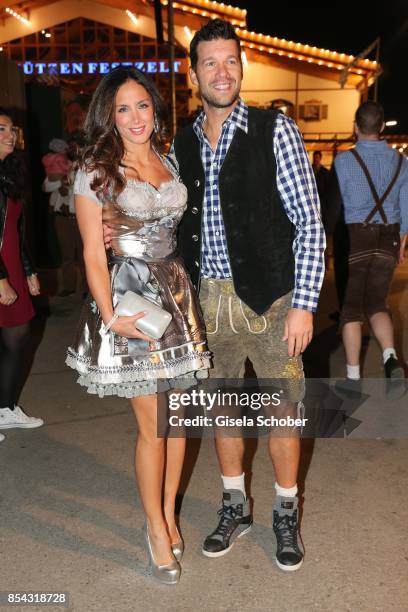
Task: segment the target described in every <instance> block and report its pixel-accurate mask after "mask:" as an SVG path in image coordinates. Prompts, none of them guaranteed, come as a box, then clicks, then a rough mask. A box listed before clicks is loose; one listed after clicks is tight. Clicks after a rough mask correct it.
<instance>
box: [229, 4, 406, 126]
mask: <svg viewBox="0 0 408 612" xmlns="http://www.w3.org/2000/svg"><path fill="white" fill-rule="evenodd" d="M227 3H228V4H231V5H232V6H238V7H240V8H242V9H247V11H248V13H247V24H248V29H249V30H254V31H255V32H258V33H260V34H271V35H272V36H277V37H278V38H285V39H286V40H293V41H294V42H300V43H307V44H309V45H312V46H316V47H322V48H324V49H330V50H332V51H338V52H339V53H347V54H352V55H357V54H358V53H360V52H361V51H363V50H364V49H365V48H366V47H368V46H369V45H370V44H371V43H372V42H373V41H374V40H375V38H377V36H380V37H381V43H380V62H381V65H382V67H383V74H382V75H381V76H380V78H379V82H378V98H379V102H381V104H383V106H384V109H385V114H386V118H387V119H396V120H397V121H398V125H397V126H396V128H387V129H388V133H394V134H408V95H407V93H406V92H407V91H408V83H407V80H408V74H407V72H408V71H407V67H408V0H388V1H387V0H373V1H372V2H362V1H361V0H360V2H359V1H358V0H354V2H351V1H349V0H342V1H341V2H340V1H337V0H331V1H329V2H327V1H326V2H310V0H309V1H304V2H293V1H292V2H288V1H286V2H282V1H280V2H279V1H278V2H273V1H272V0H265V1H264V0H248V1H244V0H228V1H227ZM266 6H267V7H268V9H267V10H268V13H269V14H270V15H271V17H268V18H266ZM374 53H375V52H374ZM369 58H370V59H375V55H373V54H371V55H370V56H369ZM371 97H372V95H371Z"/></svg>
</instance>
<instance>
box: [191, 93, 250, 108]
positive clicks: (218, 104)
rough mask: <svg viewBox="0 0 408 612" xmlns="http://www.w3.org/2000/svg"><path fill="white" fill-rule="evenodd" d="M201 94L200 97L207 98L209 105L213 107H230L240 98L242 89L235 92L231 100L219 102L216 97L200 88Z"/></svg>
mask: <svg viewBox="0 0 408 612" xmlns="http://www.w3.org/2000/svg"><path fill="white" fill-rule="evenodd" d="M199 94H200V97H201V98H202V99H203V100H205V102H207V104H208V106H212V107H213V108H228V107H229V106H232V105H233V104H234V102H236V101H237V100H238V98H239V95H240V89H238V90H237V91H236V92H234V94H233V95H232V96H231V98H230V100H228V101H227V102H218V101H217V100H216V99H215V98H212V97H211V96H209V95H207V94H204V93H203V92H202V91H201V89H199Z"/></svg>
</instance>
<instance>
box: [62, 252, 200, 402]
mask: <svg viewBox="0 0 408 612" xmlns="http://www.w3.org/2000/svg"><path fill="white" fill-rule="evenodd" d="M109 268H110V277H111V288H112V303H113V306H114V307H115V306H116V304H117V303H118V301H119V300H120V298H121V297H122V296H123V295H124V293H125V292H126V291H128V290H130V291H134V292H135V293H138V294H140V295H143V296H144V297H147V298H149V299H152V300H154V301H155V302H156V303H158V304H160V305H161V306H162V307H163V308H164V309H165V310H167V311H168V312H170V313H171V314H172V316H173V319H172V321H171V323H170V325H169V327H168V328H167V330H166V332H165V333H164V336H163V337H162V338H161V339H160V340H156V341H154V342H150V343H149V342H147V341H145V340H141V339H138V338H124V337H121V336H117V335H116V334H114V333H113V332H108V333H107V334H105V333H104V332H103V321H102V318H101V316H100V313H99V310H98V308H97V306H96V303H95V301H94V300H93V298H92V297H89V298H88V299H87V301H86V302H85V304H84V308H83V310H82V313H81V318H80V321H79V325H78V330H77V334H76V338H75V341H74V343H73V345H72V346H70V347H69V348H68V351H67V359H66V363H67V365H69V366H70V367H71V368H73V369H75V370H77V372H78V373H79V378H78V382H79V384H81V385H82V386H85V387H87V391H88V393H95V394H98V395H99V396H100V397H104V396H106V395H118V396H119V397H127V398H131V397H136V396H138V395H146V394H150V393H156V392H158V391H164V390H166V389H171V388H183V387H186V386H191V385H193V384H194V379H196V378H206V377H207V369H208V368H209V367H210V353H209V352H208V351H207V347H206V343H205V328H204V322H203V318H202V315H201V312H200V309H199V305H198V300H197V297H196V295H195V292H194V288H193V286H192V284H191V281H190V279H189V277H188V275H187V272H186V270H185V268H184V266H183V264H182V262H181V260H180V259H179V258H178V257H176V256H174V255H170V256H168V257H166V258H163V259H157V260H148V261H145V260H143V259H139V258H136V257H119V256H111V258H110V265H109Z"/></svg>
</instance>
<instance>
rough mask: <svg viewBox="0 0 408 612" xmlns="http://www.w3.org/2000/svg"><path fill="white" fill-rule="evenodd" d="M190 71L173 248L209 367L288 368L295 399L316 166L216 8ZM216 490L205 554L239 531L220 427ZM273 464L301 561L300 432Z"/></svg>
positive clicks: (284, 526)
mask: <svg viewBox="0 0 408 612" xmlns="http://www.w3.org/2000/svg"><path fill="white" fill-rule="evenodd" d="M190 59H191V69H190V76H191V79H192V82H193V83H194V84H195V85H197V86H198V88H199V93H200V95H201V98H202V102H203V112H202V113H201V115H200V116H199V117H198V118H197V119H196V121H195V122H194V124H193V125H192V126H188V127H187V128H184V129H183V130H182V131H181V132H179V133H178V134H177V135H176V137H175V140H174V144H173V149H172V151H173V153H174V154H175V157H176V160H177V163H178V166H179V171H180V175H181V178H182V180H183V182H184V183H185V185H186V186H187V189H188V195H189V201H188V209H187V211H186V213H185V215H184V217H183V220H182V222H181V225H180V233H179V248H180V252H181V255H182V256H183V258H184V260H185V263H186V265H187V268H188V270H189V273H190V275H191V277H192V280H193V282H194V283H195V285H196V286H197V288H199V295H200V302H201V305H202V308H203V312H204V317H205V321H206V326H207V333H208V342H209V349H210V350H211V351H212V352H213V357H214V369H213V370H211V376H214V377H215V378H224V379H225V378H238V377H240V376H242V373H243V369H244V363H245V359H246V358H247V357H249V358H250V359H251V361H252V363H253V366H254V368H255V371H256V374H257V376H258V377H259V378H265V379H272V378H275V379H276V378H285V379H290V384H289V386H290V385H292V394H291V400H292V401H293V402H298V401H300V400H301V399H302V393H303V368H302V361H301V357H300V355H301V353H302V352H303V351H304V350H305V349H306V347H307V345H308V344H309V342H310V340H311V338H312V332H313V312H314V311H315V309H316V306H317V301H318V296H319V292H320V287H321V283H322V280H323V275H324V248H325V238H324V231H323V226H322V224H321V220H320V216H319V203H318V195H317V190H316V184H315V180H314V177H313V172H312V170H311V167H310V163H309V161H308V157H307V154H306V152H305V149H304V145H303V141H302V137H301V135H300V133H299V131H298V128H297V127H296V125H295V123H294V122H293V121H292V120H291V119H289V118H288V117H286V116H285V115H283V114H281V113H278V112H277V111H263V110H259V109H255V108H248V107H247V106H246V105H245V103H244V102H243V101H242V100H241V99H240V97H239V95H240V87H241V80H242V76H243V71H242V62H241V52H240V41H239V38H238V36H237V34H236V33H235V31H234V28H233V27H232V26H231V24H230V23H228V22H225V21H222V20H219V19H216V20H214V21H210V22H209V23H208V24H207V25H205V26H204V27H203V28H201V30H199V31H198V32H197V33H196V34H195V36H194V38H193V40H192V42H191V46H190ZM216 451H217V456H218V460H219V464H220V468H221V478H222V483H223V489H224V491H223V501H222V508H221V510H220V512H219V514H220V520H219V524H218V526H217V528H216V529H215V530H214V531H213V532H212V533H211V534H210V535H209V536H208V537H207V538H206V540H205V542H204V546H203V553H204V554H205V555H207V556H209V557H218V556H221V555H224V554H225V553H227V552H228V551H229V550H230V549H231V546H232V544H233V542H234V540H235V539H236V538H237V537H239V536H240V535H243V534H244V533H246V532H247V531H248V530H249V528H250V526H251V524H252V516H251V512H250V507H249V500H248V499H247V497H246V491H245V484H244V474H243V454H244V442H243V439H242V438H232V437H216ZM269 452H270V456H271V459H272V463H273V466H274V469H275V474H276V483H275V488H276V492H277V495H276V498H275V502H274V506H273V528H274V532H275V534H276V538H277V564H278V566H279V567H280V568H281V569H283V570H295V569H298V567H300V565H301V564H302V562H303V549H302V545H301V542H300V538H299V537H298V510H297V506H298V499H297V484H296V482H297V472H298V464H299V456H300V440H299V438H298V437H291V438H283V437H276V436H272V435H271V436H270V439H269Z"/></svg>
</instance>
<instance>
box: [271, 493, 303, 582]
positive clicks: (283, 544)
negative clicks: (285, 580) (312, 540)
mask: <svg viewBox="0 0 408 612" xmlns="http://www.w3.org/2000/svg"><path fill="white" fill-rule="evenodd" d="M273 530H274V532H275V536H276V543H277V548H276V564H277V566H278V567H279V568H280V569H282V570H284V571H289V572H293V571H295V570H297V569H299V567H300V566H301V565H302V563H303V555H304V551H303V546H302V542H301V540H300V536H299V528H298V498H297V497H281V496H280V495H277V496H276V498H275V501H274V504H273Z"/></svg>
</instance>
